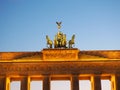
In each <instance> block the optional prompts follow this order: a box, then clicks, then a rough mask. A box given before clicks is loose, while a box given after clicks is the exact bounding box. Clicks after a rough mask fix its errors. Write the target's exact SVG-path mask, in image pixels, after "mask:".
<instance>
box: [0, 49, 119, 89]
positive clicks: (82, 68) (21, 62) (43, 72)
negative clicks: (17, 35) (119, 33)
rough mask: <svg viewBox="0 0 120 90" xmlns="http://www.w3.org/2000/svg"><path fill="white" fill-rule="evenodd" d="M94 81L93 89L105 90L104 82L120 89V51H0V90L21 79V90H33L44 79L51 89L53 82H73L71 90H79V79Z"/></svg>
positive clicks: (46, 85) (45, 84) (46, 86)
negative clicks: (32, 84) (32, 87)
mask: <svg viewBox="0 0 120 90" xmlns="http://www.w3.org/2000/svg"><path fill="white" fill-rule="evenodd" d="M80 79H88V80H90V81H91V87H92V89H91V90H101V79H109V80H110V81H111V87H112V90H120V85H119V83H120V51H119V50H91V51H80V50H79V49H43V50H42V51H40V52H0V90H10V82H11V81H16V80H20V81H21V90H30V81H32V80H42V81H43V90H50V81H51V80H70V81H71V90H79V80H80Z"/></svg>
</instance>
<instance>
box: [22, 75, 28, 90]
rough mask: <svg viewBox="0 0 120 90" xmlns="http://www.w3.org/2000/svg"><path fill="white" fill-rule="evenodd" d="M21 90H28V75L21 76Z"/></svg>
mask: <svg viewBox="0 0 120 90" xmlns="http://www.w3.org/2000/svg"><path fill="white" fill-rule="evenodd" d="M21 90H30V77H29V76H28V77H23V78H22V80H21Z"/></svg>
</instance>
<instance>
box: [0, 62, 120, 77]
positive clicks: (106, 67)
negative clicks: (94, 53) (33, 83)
mask: <svg viewBox="0 0 120 90" xmlns="http://www.w3.org/2000/svg"><path fill="white" fill-rule="evenodd" d="M63 63H64V64H63ZM112 64H113V62H112V63H109V64H108V63H105V64H99V62H98V63H93V62H91V63H90V62H89V63H88V62H55V63H53V62H52V63H50V62H46V63H44V62H43V63H12V65H10V63H0V75H7V74H12V75H13V74H20V75H21V74H22V75H29V74H30V75H34V74H38V75H39V74H72V73H79V74H81V73H84V74H91V73H115V72H117V73H119V72H120V67H119V65H120V62H119V63H117V64H115V63H114V64H113V65H112Z"/></svg>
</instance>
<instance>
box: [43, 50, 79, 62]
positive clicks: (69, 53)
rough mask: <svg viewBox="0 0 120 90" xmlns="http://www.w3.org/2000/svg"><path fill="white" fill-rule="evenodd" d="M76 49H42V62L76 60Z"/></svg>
mask: <svg viewBox="0 0 120 90" xmlns="http://www.w3.org/2000/svg"><path fill="white" fill-rule="evenodd" d="M78 52H79V50H78V49H45V50H44V49H43V51H42V53H43V60H78Z"/></svg>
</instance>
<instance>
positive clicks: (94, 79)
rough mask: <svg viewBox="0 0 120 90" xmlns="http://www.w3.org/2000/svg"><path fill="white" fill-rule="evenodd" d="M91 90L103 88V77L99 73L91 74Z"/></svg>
mask: <svg viewBox="0 0 120 90" xmlns="http://www.w3.org/2000/svg"><path fill="white" fill-rule="evenodd" d="M91 90H102V89H101V78H100V76H99V75H93V76H91Z"/></svg>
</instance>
